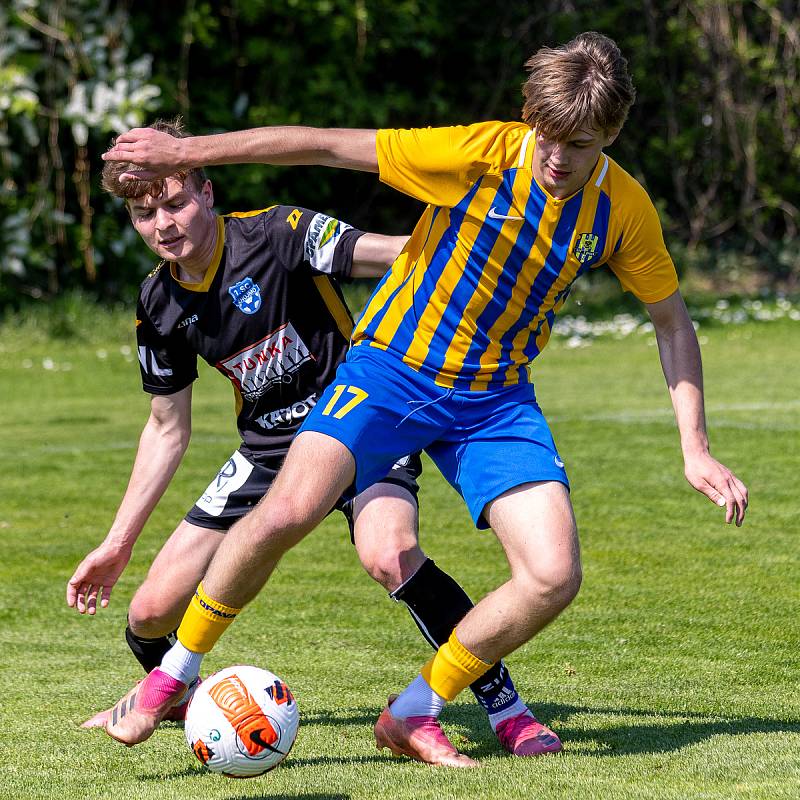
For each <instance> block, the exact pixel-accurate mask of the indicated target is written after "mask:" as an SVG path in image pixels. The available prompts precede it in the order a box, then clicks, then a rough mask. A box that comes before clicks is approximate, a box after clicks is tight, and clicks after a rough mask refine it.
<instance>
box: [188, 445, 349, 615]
mask: <svg viewBox="0 0 800 800" xmlns="http://www.w3.org/2000/svg"><path fill="white" fill-rule="evenodd" d="M354 476H355V462H354V460H353V456H352V455H351V453H350V451H349V450H348V449H347V448H346V447H345V446H344V445H343V444H342V443H341V442H338V441H337V440H336V439H333V438H332V437H330V436H326V435H325V434H322V433H317V432H316V431H308V432H306V433H300V434H299V435H298V436H297V438H296V439H295V440H294V441H293V442H292V446H291V447H290V448H289V452H288V454H287V456H286V461H285V462H284V465H283V467H282V468H281V471H280V472H279V473H278V476H277V478H276V479H275V482H274V483H273V484H272V486H271V487H270V490H269V491H268V492H267V495H266V497H264V499H263V500H262V501H261V502H260V503H259V504H258V505H257V506H256V507H255V508H254V509H253V510H252V511H251V512H250V513H249V514H248V515H247V516H246V517H244V518H243V519H241V520H239V522H237V523H236V524H235V525H234V526H233V527H232V528H231V529H230V531H228V535H227V536H226V537H225V540H224V541H223V543H222V545H220V547H219V549H218V550H217V553H216V555H215V556H214V558H213V560H212V561H211V564H210V565H209V568H208V571H207V572H206V574H205V577H204V578H203V587H204V589H205V591H206V592H207V593H208V594H209V595H210V596H212V597H213V598H214V599H215V600H217V601H218V602H220V603H224V604H225V605H226V606H231V607H233V608H242V607H243V606H244V605H246V604H247V603H248V602H250V600H252V599H253V598H254V597H255V596H256V595H257V594H258V592H259V591H260V590H261V587H262V586H263V585H264V584H265V583H266V582H267V579H268V578H269V576H270V575H271V574H272V571H273V570H274V569H275V566H276V565H277V563H278V561H280V559H281V556H283V554H284V553H286V552H287V551H288V550H290V549H291V548H292V547H294V546H295V545H296V544H297V543H298V542H300V541H301V540H302V539H303V538H304V537H305V536H306V535H307V534H308V533H310V532H311V531H312V530H314V528H315V527H316V526H317V525H319V523H320V522H321V521H322V520H323V519H324V518H325V515H326V514H327V513H328V512H329V511H330V510H331V508H333V506H334V504H335V503H336V501H337V500H338V499H339V497H341V495H342V492H344V491H345V489H347V487H348V486H349V485H350V484H351V483H352V482H353V478H354Z"/></svg>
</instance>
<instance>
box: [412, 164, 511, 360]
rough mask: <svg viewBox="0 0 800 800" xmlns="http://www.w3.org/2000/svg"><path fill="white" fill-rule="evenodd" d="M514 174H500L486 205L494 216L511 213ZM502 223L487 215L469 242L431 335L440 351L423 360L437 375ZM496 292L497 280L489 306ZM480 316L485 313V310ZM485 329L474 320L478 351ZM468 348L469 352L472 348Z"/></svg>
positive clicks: (494, 301) (503, 305)
mask: <svg viewBox="0 0 800 800" xmlns="http://www.w3.org/2000/svg"><path fill="white" fill-rule="evenodd" d="M516 175H517V170H516V169H510V170H506V172H504V173H503V182H502V183H501V184H500V186H499V187H498V189H497V192H496V193H495V195H494V198H493V199H492V202H491V204H490V206H491V207H494V208H495V210H496V211H497V212H498V214H508V212H509V211H510V210H511V205H512V203H513V201H514V192H513V187H514V179H515V178H516ZM504 222H505V220H502V219H492V218H490V217H488V216H487V217H486V219H485V220H484V222H483V224H482V225H481V229H480V231H479V232H478V235H477V236H476V237H475V241H474V242H473V243H472V247H471V249H470V252H469V255H468V256H467V263H466V265H465V267H464V273H463V275H462V276H461V278H459V280H458V283H457V284H456V286H455V288H454V290H453V293H452V295H451V297H450V302H449V303H448V304H447V309H446V310H445V312H444V314H443V315H442V318H441V319H440V320H439V324H438V326H437V328H436V332H435V333H434V336H433V340H432V341H433V342H441V348H440V349H438V350H436V351H433V350H432V351H431V352H430V353H429V354H428V357H427V358H426V359H425V367H426V368H427V369H431V370H433V371H434V372H436V373H437V374H438V373H440V372H441V371H442V368H443V367H444V362H445V358H446V356H447V349H448V347H449V346H450V343H451V342H452V340H453V337H454V336H455V333H456V328H457V327H458V326H459V325H460V323H461V321H462V319H463V317H464V313H465V311H466V309H467V306H468V305H469V302H470V300H472V298H473V296H474V294H475V289H476V288H477V287H478V285H479V284H480V281H481V279H482V278H483V277H484V275H483V271H484V269H485V268H486V265H487V263H488V261H489V256H490V255H491V252H492V249H493V248H494V246H495V244H496V243H497V240H498V239H499V238H500V231H501V230H502V227H503V223H504ZM506 269H507V267H505V266H504V267H503V271H502V273H501V276H500V278H503V277H504V276H505V274H506ZM504 288H505V287H504ZM512 288H513V281H512V284H511V286H510V287H508V291H507V297H506V299H505V301H503V302H502V304H501V306H500V309H499V311H498V312H497V315H498V316H499V314H500V313H502V311H503V309H504V308H505V306H506V303H507V302H508V298H509V297H510V296H511V289H512ZM499 289H500V282H499V281H498V287H497V289H496V290H495V293H494V297H493V298H492V300H491V301H490V306H492V305H494V304H495V303H499V302H500V300H499V297H500V293H499V292H498V290H499ZM483 313H486V310H485V309H484V312H483ZM482 318H483V314H482V315H481V319H482ZM486 330H487V329H486V328H483V327H481V323H480V321H478V324H477V332H476V335H477V336H478V337H480V340H481V341H482V342H484V344H483V345H482V349H485V348H486V347H488V344H489V340H488V338H487V337H486V334H485V331H486ZM473 345H474V340H473ZM470 349H472V347H471V348H470ZM468 355H469V354H467V356H468ZM465 369H469V367H468V366H467V362H466V359H465V360H464V361H463V363H462V368H461V370H460V371H463V370H465Z"/></svg>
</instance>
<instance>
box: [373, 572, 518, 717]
mask: <svg viewBox="0 0 800 800" xmlns="http://www.w3.org/2000/svg"><path fill="white" fill-rule="evenodd" d="M389 596H390V597H391V598H392V599H393V600H398V601H400V602H403V603H405V604H406V606H407V607H408V610H409V613H410V614H411V617H412V618H413V620H414V622H415V623H416V624H417V627H418V628H419V629H420V631H422V635H423V636H424V637H425V638H426V639H427V640H428V642H429V644H430V645H431V646H432V647H433V648H434V649H438V648H439V647H441V646H442V645H443V644H444V643H445V642H446V641H447V640H448V639H449V638H450V634H451V633H452V632H453V628H455V627H456V625H458V623H459V622H461V620H462V619H463V618H464V617H465V616H466V614H467V612H468V611H469V610H470V609H471V608H472V606H473V603H472V600H470V599H469V596H468V595H467V593H466V592H465V591H464V590H463V589H462V588H461V586H459V584H458V583H456V581H455V580H453V578H451V577H450V576H449V575H448V574H447V573H446V572H443V571H442V570H440V569H439V567H437V566H436V564H434V562H433V561H432V560H431V559H430V558H429V559H427V560H426V561H425V563H424V564H423V565H422V566H421V567H420V568H419V569H418V570H417V571H416V572H415V573H414V574H413V575H412V576H411V577H410V578H409V579H408V580H407V581H406V582H405V583H404V584H403V585H402V586H401V587H400V588H399V589H396V590H395V591H394V592H392V593H391V594H390V595H389ZM507 682H508V683H510V676H509V674H508V670H507V669H506V668H505V665H504V664H503V662H502V661H498V662H497V663H496V664H494V665H493V666H492V667H491V668H490V669H489V670H488V671H487V672H485V673H484V674H483V675H481V677H480V678H478V680H476V681H475V682H474V683H473V684H472V685H471V686H470V687H469V688H470V689H471V690H472V693H473V694H474V695H475V698H476V699H477V701H478V702H479V703H480V704H481V705H482V706H483V707H484V709H485V710H486V712H487V713H491V712H492V710H493V709H494V708H495V706H496V701H497V696H498V692H501V691H502V690H503V687H504V686H505V684H506V683H507ZM511 686H512V690H513V684H511ZM503 694H504V696H505V692H504V693H503ZM514 694H515V695H516V692H514Z"/></svg>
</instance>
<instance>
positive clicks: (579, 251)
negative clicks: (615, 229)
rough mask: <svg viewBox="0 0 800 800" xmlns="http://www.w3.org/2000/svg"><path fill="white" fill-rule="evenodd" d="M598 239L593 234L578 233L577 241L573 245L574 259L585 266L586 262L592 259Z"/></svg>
mask: <svg viewBox="0 0 800 800" xmlns="http://www.w3.org/2000/svg"><path fill="white" fill-rule="evenodd" d="M599 241H600V237H598V236H595V234H593V233H580V234H578V241H577V243H576V244H575V249H574V250H573V251H572V252H573V253H574V254H575V258H577V259H578V261H580V262H581V264H585V263H586V262H587V261H589V260H591V259H592V258H594V251H595V250H596V249H597V243H598V242H599Z"/></svg>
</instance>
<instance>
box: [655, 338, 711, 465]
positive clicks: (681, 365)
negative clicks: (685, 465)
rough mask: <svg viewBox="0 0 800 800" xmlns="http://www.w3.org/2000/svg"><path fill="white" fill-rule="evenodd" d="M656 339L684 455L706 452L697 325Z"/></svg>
mask: <svg viewBox="0 0 800 800" xmlns="http://www.w3.org/2000/svg"><path fill="white" fill-rule="evenodd" d="M657 339H658V350H659V356H660V358H661V366H662V369H663V371H664V378H665V379H666V382H667V386H668V388H669V393H670V398H671V400H672V407H673V409H674V410H675V420H676V422H677V425H678V431H679V434H680V440H681V450H682V451H683V455H684V459H685V458H687V457H690V456H692V455H697V454H699V453H707V452H708V434H707V432H706V418H705V403H704V399H703V368H702V361H701V357H700V347H699V345H698V343H697V335H696V334H695V331H694V328H693V327H692V325H691V323H688V324H685V325H682V326H680V327H678V328H675V329H673V330H671V331H666V332H660V333H658V334H657Z"/></svg>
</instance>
